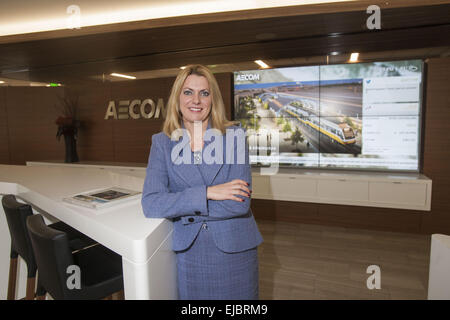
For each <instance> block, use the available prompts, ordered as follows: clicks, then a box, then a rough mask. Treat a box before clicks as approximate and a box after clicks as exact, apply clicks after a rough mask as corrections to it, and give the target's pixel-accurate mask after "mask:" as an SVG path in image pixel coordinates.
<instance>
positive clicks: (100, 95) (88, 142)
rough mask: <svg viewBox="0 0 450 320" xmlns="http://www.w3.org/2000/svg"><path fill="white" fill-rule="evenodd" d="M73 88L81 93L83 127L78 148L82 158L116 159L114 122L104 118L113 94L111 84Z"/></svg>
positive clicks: (76, 92)
mask: <svg viewBox="0 0 450 320" xmlns="http://www.w3.org/2000/svg"><path fill="white" fill-rule="evenodd" d="M71 89H72V93H73V94H78V95H79V100H78V102H79V118H80V119H81V127H80V130H79V135H78V141H77V149H78V156H79V158H80V160H85V161H114V140H113V124H112V122H108V121H104V120H103V118H104V116H105V112H106V107H107V103H108V101H109V99H110V96H111V88H110V86H109V84H100V85H95V86H84V87H74V88H71ZM62 156H63V155H62ZM62 156H61V157H59V158H58V159H61V158H62Z"/></svg>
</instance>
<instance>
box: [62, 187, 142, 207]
mask: <svg viewBox="0 0 450 320" xmlns="http://www.w3.org/2000/svg"><path fill="white" fill-rule="evenodd" d="M140 197H141V192H139V191H134V190H129V189H125V188H119V187H111V188H107V189H100V190H94V191H88V192H84V193H80V194H76V195H73V196H71V197H67V198H63V201H65V202H68V203H71V204H76V205H80V206H83V207H88V208H93V209H101V208H106V207H110V206H113V205H115V204H118V203H123V202H126V201H131V200H134V199H140Z"/></svg>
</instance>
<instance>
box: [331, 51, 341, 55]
mask: <svg viewBox="0 0 450 320" xmlns="http://www.w3.org/2000/svg"><path fill="white" fill-rule="evenodd" d="M338 54H339V52H337V51H333V52H330V56H337V55H338Z"/></svg>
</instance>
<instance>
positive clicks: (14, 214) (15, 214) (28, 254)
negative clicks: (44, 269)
mask: <svg viewBox="0 0 450 320" xmlns="http://www.w3.org/2000/svg"><path fill="white" fill-rule="evenodd" d="M2 206H3V209H4V211H5V215H6V220H7V222H8V228H9V233H10V235H11V253H10V259H11V262H10V271H9V284H8V294H7V299H8V300H13V299H14V296H15V288H16V276H17V257H18V256H19V255H20V256H21V257H22V259H23V260H24V261H25V263H26V264H27V271H28V278H27V296H26V298H27V299H34V294H35V291H34V290H35V289H34V287H35V277H36V270H37V266H36V261H35V258H34V253H33V248H32V246H31V241H30V237H29V235H28V230H27V228H26V219H27V217H29V216H32V215H33V210H32V208H31V206H30V205H29V204H25V203H20V202H18V201H17V200H16V197H15V196H14V195H12V194H9V195H5V196H3V198H2ZM51 226H52V228H54V229H57V230H61V231H63V232H65V233H66V234H67V235H68V238H69V246H70V249H71V250H72V251H75V250H80V249H82V248H85V247H88V246H92V245H94V244H96V242H95V241H94V240H92V239H91V238H89V237H87V236H85V235H84V234H82V233H81V232H79V231H77V230H75V229H74V228H72V227H70V226H69V225H67V224H65V223H63V222H56V223H53V224H51Z"/></svg>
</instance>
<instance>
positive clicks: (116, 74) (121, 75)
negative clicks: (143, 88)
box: [111, 72, 136, 79]
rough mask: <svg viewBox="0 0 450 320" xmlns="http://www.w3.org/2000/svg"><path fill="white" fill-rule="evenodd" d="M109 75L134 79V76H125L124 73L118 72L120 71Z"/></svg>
mask: <svg viewBox="0 0 450 320" xmlns="http://www.w3.org/2000/svg"><path fill="white" fill-rule="evenodd" d="M111 75H112V76H113V77H119V78H125V79H136V77H134V76H127V75H125V74H120V73H115V72H113V73H111Z"/></svg>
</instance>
